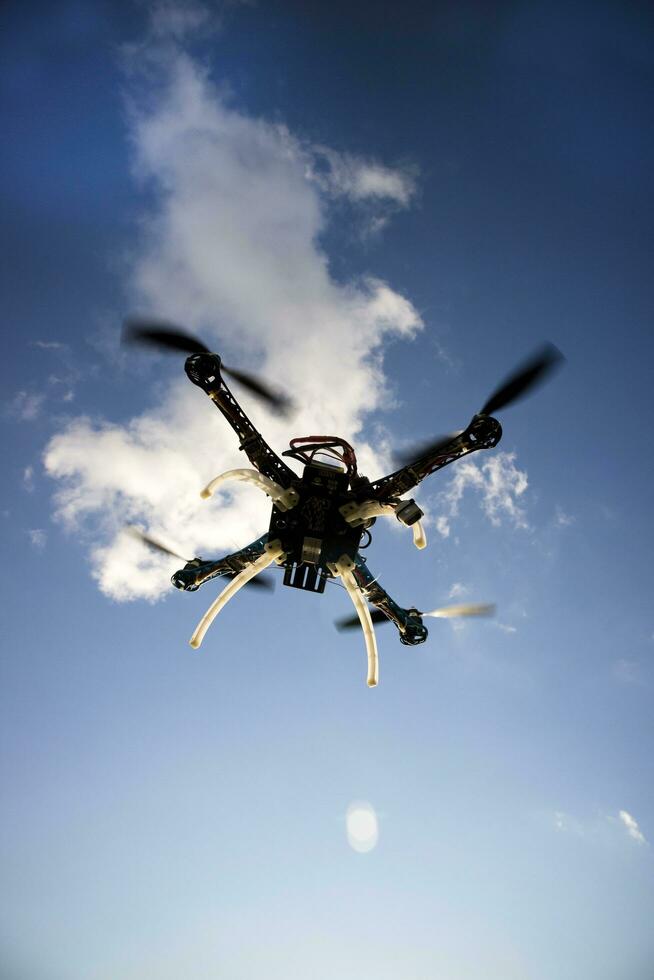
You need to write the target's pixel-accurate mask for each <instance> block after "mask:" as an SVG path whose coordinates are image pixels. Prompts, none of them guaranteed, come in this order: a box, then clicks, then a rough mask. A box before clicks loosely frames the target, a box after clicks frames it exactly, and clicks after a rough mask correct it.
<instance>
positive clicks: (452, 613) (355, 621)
mask: <svg viewBox="0 0 654 980" xmlns="http://www.w3.org/2000/svg"><path fill="white" fill-rule="evenodd" d="M494 613H495V606H494V605H489V604H488V603H464V604H462V605H458V606H443V607H442V608H441V609H432V610H431V612H419V613H418V616H423V617H424V616H433V617H434V618H436V619H454V618H455V617H458V616H492V615H493V614H494ZM370 618H371V620H372V621H373V623H390V619H389V618H388V616H386V614H385V613H383V612H382V611H381V609H371V610H370ZM335 625H336V629H337V630H351V629H354V628H355V627H356V626H360V625H361V621H360V619H359V617H358V615H354V616H346V617H345V618H344V619H337V620H336V624H335Z"/></svg>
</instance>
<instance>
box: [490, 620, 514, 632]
mask: <svg viewBox="0 0 654 980" xmlns="http://www.w3.org/2000/svg"><path fill="white" fill-rule="evenodd" d="M495 626H496V627H497V629H498V630H502V632H503V633H517V632H518V628H517V626H511V625H510V624H509V623H498V622H496V623H495Z"/></svg>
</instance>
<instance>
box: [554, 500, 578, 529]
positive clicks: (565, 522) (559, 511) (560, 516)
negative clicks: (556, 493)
mask: <svg viewBox="0 0 654 980" xmlns="http://www.w3.org/2000/svg"><path fill="white" fill-rule="evenodd" d="M574 523H575V518H574V517H573V516H572V515H571V514H566V512H565V511H564V510H563V508H562V507H561V506H560V505H559V504H557V506H556V510H555V511H554V526H555V527H570V526H571V525H572V524H574Z"/></svg>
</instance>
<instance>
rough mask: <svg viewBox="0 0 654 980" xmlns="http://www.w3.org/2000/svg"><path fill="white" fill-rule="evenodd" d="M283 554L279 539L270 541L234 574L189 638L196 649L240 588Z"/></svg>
mask: <svg viewBox="0 0 654 980" xmlns="http://www.w3.org/2000/svg"><path fill="white" fill-rule="evenodd" d="M282 554H283V550H282V546H281V544H280V543H279V541H273V542H272V543H270V542H269V543H268V544H267V545H266V550H265V553H264V554H263V555H261V557H260V558H257V560H256V561H253V562H252V564H251V565H248V566H247V568H244V569H243V571H242V572H239V573H238V575H236V576H234V578H233V579H232V580H231V581H230V582H229V584H228V585H226V586H225V588H224V589H223V591H222V592H221V593H220V595H219V596H218V598H217V599H215V600H214V601H213V602H212V603H211V605H210V606H209V608H208V609H207V611H206V613H205V614H204V616H203V617H202V619H201V620H200V622H199V623H198V625H197V628H196V630H195V633H194V634H193V636H192V637H191V639H190V640H189V643H190V644H191V646H192V647H193V648H194V649H195V650H197V648H198V647H199V646H200V644H201V643H202V641H203V639H204V635H205V633H206V632H207V630H208V629H209V627H210V626H211V624H212V623H213V621H214V619H215V618H216V616H217V615H218V613H219V612H220V610H221V609H223V608H224V607H225V606H226V605H227V603H228V602H229V600H230V599H232V598H233V597H234V596H235V595H236V593H237V592H238V591H239V589H242V588H243V586H244V585H245V584H246V583H247V582H249V581H250V579H251V578H254V576H255V575H258V574H259V572H262V571H263V570H264V568H267V567H268V565H272V563H273V562H274V561H275V560H276V559H277V558H279V557H280V556H281V555H282Z"/></svg>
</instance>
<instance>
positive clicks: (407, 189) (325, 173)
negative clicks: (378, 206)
mask: <svg viewBox="0 0 654 980" xmlns="http://www.w3.org/2000/svg"><path fill="white" fill-rule="evenodd" d="M306 173H307V177H308V178H309V179H310V180H313V181H315V182H316V183H318V184H319V185H320V186H321V187H322V188H323V189H325V190H327V191H329V192H330V193H332V194H335V195H343V196H345V197H348V198H350V200H352V201H359V202H360V201H366V200H371V199H379V200H387V201H393V202H394V203H395V204H398V205H400V206H401V207H407V206H408V205H409V203H410V201H411V199H412V197H413V196H414V194H415V192H416V170H415V168H414V167H409V166H406V167H404V168H398V167H395V168H391V167H386V166H384V165H383V164H380V163H378V162H376V161H374V160H362V159H361V158H360V157H356V156H353V155H352V154H350V153H338V152H337V151H336V150H331V149H329V148H328V147H326V146H313V147H312V148H311V154H310V156H309V157H308V159H307V171H306Z"/></svg>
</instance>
